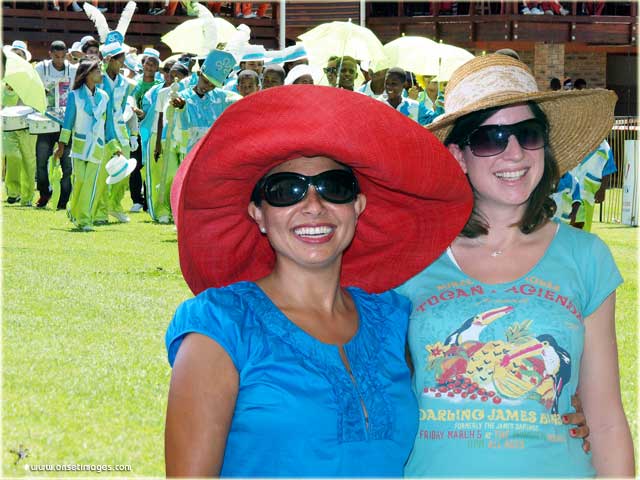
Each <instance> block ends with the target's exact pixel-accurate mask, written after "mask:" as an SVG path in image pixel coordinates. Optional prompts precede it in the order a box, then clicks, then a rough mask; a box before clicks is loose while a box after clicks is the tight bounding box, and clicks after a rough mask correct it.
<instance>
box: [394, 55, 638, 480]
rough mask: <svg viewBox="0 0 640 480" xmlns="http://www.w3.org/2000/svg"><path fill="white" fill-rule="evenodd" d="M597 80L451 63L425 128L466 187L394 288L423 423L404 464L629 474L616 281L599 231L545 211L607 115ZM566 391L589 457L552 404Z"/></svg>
mask: <svg viewBox="0 0 640 480" xmlns="http://www.w3.org/2000/svg"><path fill="white" fill-rule="evenodd" d="M615 101H616V97H615V94H614V93H613V92H610V91H607V90H581V91H571V92H544V93H541V92H538V89H537V86H536V82H535V79H534V78H533V76H532V75H531V73H530V71H529V70H528V68H527V67H526V66H525V65H524V64H523V63H521V62H519V61H518V60H515V59H512V58H510V57H507V56H504V55H487V56H485V57H478V58H475V59H473V60H471V61H470V62H468V63H467V64H465V65H463V66H462V67H460V68H459V69H458V70H457V71H456V72H455V73H454V74H453V76H452V78H451V80H450V82H449V84H448V86H447V90H446V94H445V112H446V114H445V115H444V116H442V117H440V118H439V119H438V120H436V122H434V123H433V124H432V125H431V126H430V127H429V128H430V129H431V131H432V132H433V133H434V134H435V135H436V136H437V137H438V138H440V139H441V140H442V141H443V142H444V144H445V145H447V146H448V148H449V151H450V152H451V153H452V154H453V155H454V157H455V158H456V159H457V160H458V162H459V164H460V165H461V167H462V169H463V171H464V172H465V173H466V175H467V177H468V179H469V183H470V185H471V187H472V189H473V192H474V199H475V202H474V208H473V213H472V215H471V217H470V219H469V221H468V222H467V224H466V225H465V227H464V229H463V230H462V232H461V234H460V235H459V236H458V237H457V238H456V239H455V240H454V241H453V243H452V244H451V246H450V247H449V248H448V249H447V251H446V252H445V253H443V255H441V256H440V258H438V259H437V260H436V261H435V262H434V263H433V264H432V265H431V266H429V267H428V268H427V269H426V270H424V271H423V272H422V273H420V274H419V275H417V276H415V277H414V278H412V279H411V280H409V281H408V282H407V283H405V284H404V285H403V286H401V287H400V288H399V289H397V291H398V292H399V293H401V294H404V295H406V296H407V297H409V298H410V299H411V300H412V302H413V306H414V308H413V313H412V318H411V321H410V326H409V345H410V350H411V354H412V360H413V364H414V367H415V376H414V385H413V386H414V390H415V391H416V392H420V393H419V398H418V401H419V404H420V413H421V416H420V426H419V431H418V434H417V435H416V440H415V445H414V449H413V452H412V455H411V457H410V459H409V462H408V464H407V466H406V469H405V474H406V475H407V476H464V477H468V476H489V477H493V476H513V477H515V476H536V477H537V476H554V477H560V476H593V475H596V474H597V475H606V476H617V477H622V476H632V475H633V472H634V467H633V465H634V459H633V447H632V442H631V436H630V433H629V426H628V424H627V420H626V418H625V414H624V411H623V409H622V403H621V399H620V385H619V376H618V363H617V350H616V337H615V326H614V325H615V321H614V320H615V315H614V314H615V290H616V288H617V287H618V285H620V283H621V282H622V277H621V276H620V273H619V272H618V269H617V267H616V265H615V263H614V260H613V258H612V256H611V253H610V252H609V249H608V248H607V246H606V245H605V244H604V243H603V242H602V241H601V240H600V239H599V238H598V237H596V236H594V235H591V234H588V233H585V232H582V231H580V230H577V229H574V228H572V227H569V226H566V225H563V224H558V223H555V222H551V221H550V219H551V217H552V216H553V213H554V209H555V204H554V203H553V201H552V200H551V199H550V198H549V195H550V194H551V193H552V192H553V191H554V187H555V184H556V183H557V181H558V175H559V174H560V173H564V172H566V171H567V170H569V169H570V168H572V167H573V166H574V165H576V164H577V163H578V162H579V161H580V160H581V159H582V158H584V157H585V155H586V154H587V153H589V152H590V151H592V150H593V149H594V148H596V147H597V146H598V144H599V143H600V142H601V141H602V139H603V138H604V137H605V136H606V135H607V133H608V132H609V130H610V128H611V126H612V123H613V107H614V104H615ZM576 391H578V392H579V394H580V397H581V399H582V404H583V406H584V412H585V415H586V417H587V419H588V421H589V426H590V428H591V433H592V435H591V437H590V438H591V445H592V451H593V455H592V456H591V455H586V454H585V453H584V452H583V451H582V449H581V447H580V443H579V442H575V441H573V440H572V439H571V437H572V436H575V434H576V430H575V429H574V428H572V426H570V425H567V424H566V423H567V418H566V416H565V415H561V414H562V412H568V411H570V397H571V395H572V394H573V393H574V392H576Z"/></svg>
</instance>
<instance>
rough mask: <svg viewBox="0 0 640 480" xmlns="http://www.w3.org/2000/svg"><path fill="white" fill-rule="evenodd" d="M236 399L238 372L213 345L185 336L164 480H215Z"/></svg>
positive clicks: (176, 369) (175, 377) (176, 367)
mask: <svg viewBox="0 0 640 480" xmlns="http://www.w3.org/2000/svg"><path fill="white" fill-rule="evenodd" d="M237 395H238V372H237V370H236V367H235V365H234V364H233V362H232V361H231V358H230V357H229V355H228V354H227V352H226V351H225V350H224V349H223V348H222V347H221V346H220V345H219V344H218V343H216V342H215V341H214V340H212V339H210V338H209V337H206V336H204V335H200V334H198V333H191V334H188V335H187V336H186V337H185V339H184V340H183V342H182V344H181V345H180V349H179V350H178V354H177V355H176V360H175V362H174V364H173V373H172V375H171V384H170V386H169V402H168V405H167V421H166V425H165V465H166V474H167V476H168V477H211V476H218V475H219V474H220V469H221V467H222V460H223V458H224V449H225V445H226V442H227V434H228V433H229V427H230V425H231V419H232V417H233V412H234V409H235V403H236V397H237Z"/></svg>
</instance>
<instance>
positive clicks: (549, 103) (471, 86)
mask: <svg viewBox="0 0 640 480" xmlns="http://www.w3.org/2000/svg"><path fill="white" fill-rule="evenodd" d="M617 98H618V97H617V96H616V94H615V93H614V92H612V91H611V90H604V89H601V88H595V89H584V90H570V91H562V90H561V91H553V92H540V91H539V90H538V86H537V84H536V80H535V78H534V77H533V75H532V74H531V71H530V70H529V68H528V67H527V66H526V65H525V64H524V63H522V62H520V61H518V60H516V59H514V58H511V57H508V56H506V55H499V54H498V55H496V54H492V55H485V56H483V57H476V58H474V59H473V60H470V61H468V62H467V63H465V64H464V65H462V66H461V67H460V68H458V69H457V70H456V71H455V72H453V75H452V76H451V79H450V80H449V83H448V85H447V88H446V90H445V95H444V110H445V112H446V113H445V114H444V115H442V116H440V117H438V118H437V119H436V120H435V121H434V122H433V123H432V124H431V125H429V127H428V128H429V130H431V131H432V132H433V134H434V135H435V136H436V137H438V138H439V139H440V140H441V141H443V142H444V140H445V139H446V138H447V136H448V135H449V133H450V132H451V130H452V128H453V126H454V124H455V122H456V120H458V119H459V118H460V117H463V116H465V115H467V114H469V113H472V112H477V111H479V110H484V109H486V108H491V107H499V106H503V105H504V106H508V105H514V104H518V103H523V102H528V101H533V102H535V103H537V104H538V106H539V107H540V108H541V109H542V110H543V111H544V113H545V114H546V116H547V119H548V120H549V144H550V146H551V149H552V151H553V153H554V155H555V158H556V160H557V162H558V167H559V169H560V174H561V175H562V174H563V173H565V172H567V171H568V170H571V169H572V168H573V167H575V166H576V165H577V164H578V163H579V162H580V161H581V160H582V159H584V158H585V157H586V156H587V154H589V153H590V152H592V151H593V150H595V149H596V147H597V146H598V145H599V144H600V143H601V142H602V140H603V139H604V138H605V137H606V136H607V134H608V133H609V131H610V130H611V127H612V125H613V109H614V106H615V104H616V100H617Z"/></svg>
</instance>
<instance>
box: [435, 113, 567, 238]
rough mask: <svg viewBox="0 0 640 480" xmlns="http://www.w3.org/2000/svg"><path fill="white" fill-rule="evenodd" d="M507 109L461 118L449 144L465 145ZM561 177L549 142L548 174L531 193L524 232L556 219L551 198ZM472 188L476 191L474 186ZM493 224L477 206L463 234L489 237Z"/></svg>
mask: <svg viewBox="0 0 640 480" xmlns="http://www.w3.org/2000/svg"><path fill="white" fill-rule="evenodd" d="M527 106H528V107H529V108H530V109H531V113H533V116H534V117H535V118H536V119H538V120H540V121H541V122H543V123H544V124H545V126H547V128H549V121H548V119H547V116H546V115H545V113H544V112H543V111H542V109H541V108H540V107H539V106H538V104H537V103H535V102H527ZM503 108H506V107H505V106H500V107H491V108H487V109H484V110H479V111H477V112H473V113H470V114H468V115H465V116H464V117H460V118H459V119H458V120H456V123H455V125H454V127H453V129H452V130H451V132H450V133H449V135H448V136H447V138H446V139H445V141H444V144H445V145H450V144H452V143H453V144H456V145H460V144H461V143H463V142H464V140H465V139H466V137H467V136H468V134H469V132H471V131H473V130H474V129H476V128H477V127H479V126H480V125H481V124H482V123H483V122H484V121H485V120H487V119H488V118H489V117H491V116H492V115H493V114H494V113H496V112H497V111H498V110H501V109H503ZM559 176H560V173H559V170H558V162H557V161H556V158H555V156H554V155H553V152H552V151H551V147H550V146H549V142H548V141H547V142H546V143H545V147H544V172H543V173H542V178H541V179H540V182H538V185H536V187H535V188H534V189H533V192H531V196H530V197H529V201H528V202H527V208H526V209H525V212H524V214H523V215H522V218H521V219H520V221H519V222H518V223H516V224H515V225H517V226H518V227H519V228H520V231H521V232H522V233H525V234H528V233H532V232H534V231H535V230H537V229H538V228H539V227H541V226H542V225H544V224H545V222H546V221H547V220H548V219H550V218H551V217H553V215H554V213H555V212H556V204H555V202H554V201H553V199H552V198H550V195H551V194H552V193H553V192H555V190H556V186H557V185H558V178H559ZM471 188H472V189H473V190H474V194H475V189H474V188H473V185H471ZM489 227H490V225H489V223H488V222H487V219H486V218H485V217H484V216H483V215H482V212H480V211H479V210H478V209H477V208H476V206H475V205H474V207H473V211H472V212H471V216H470V217H469V220H468V221H467V224H466V225H465V226H464V228H463V229H462V232H460V235H461V236H463V237H467V238H476V237H479V236H480V235H486V234H487V233H489Z"/></svg>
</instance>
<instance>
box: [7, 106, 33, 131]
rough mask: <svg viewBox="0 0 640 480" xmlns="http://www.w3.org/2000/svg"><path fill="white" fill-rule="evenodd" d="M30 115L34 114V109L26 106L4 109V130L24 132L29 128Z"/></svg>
mask: <svg viewBox="0 0 640 480" xmlns="http://www.w3.org/2000/svg"><path fill="white" fill-rule="evenodd" d="M30 113H33V108H31V107H26V106H24V105H17V106H15V107H6V108H3V109H2V111H0V117H1V118H2V130H3V131H4V132H12V131H14V130H24V129H25V128H27V116H28V115H29V114H30Z"/></svg>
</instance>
